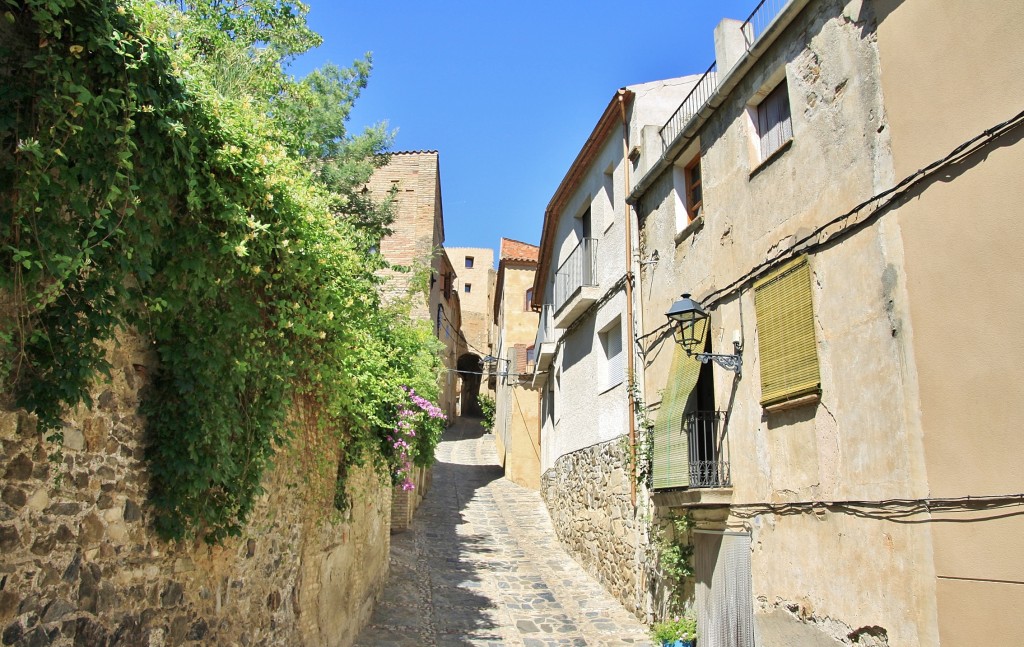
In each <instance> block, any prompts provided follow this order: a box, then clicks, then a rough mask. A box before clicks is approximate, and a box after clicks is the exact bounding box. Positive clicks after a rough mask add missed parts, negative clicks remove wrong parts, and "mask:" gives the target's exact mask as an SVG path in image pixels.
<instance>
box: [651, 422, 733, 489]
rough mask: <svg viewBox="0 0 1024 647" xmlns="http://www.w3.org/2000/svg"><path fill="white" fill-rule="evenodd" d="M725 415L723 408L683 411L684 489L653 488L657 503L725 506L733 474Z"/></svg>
mask: <svg viewBox="0 0 1024 647" xmlns="http://www.w3.org/2000/svg"><path fill="white" fill-rule="evenodd" d="M725 418H726V415H725V412H723V411H694V412H691V413H688V414H686V417H685V418H684V419H683V432H684V433H685V434H686V444H687V449H686V451H687V464H686V466H685V469H686V472H687V478H688V483H687V485H686V486H685V487H686V489H664V490H659V491H656V492H655V493H654V495H653V498H654V502H655V504H656V505H659V506H667V507H676V506H679V507H693V506H705V507H706V506H727V505H729V504H730V503H731V502H732V474H731V472H730V465H729V443H728V438H727V436H726V427H725V424H724V421H725ZM679 467H680V468H682V467H683V466H679ZM669 469H672V468H671V467H670V468H669ZM673 471H674V470H673ZM655 482H656V483H657V481H655Z"/></svg>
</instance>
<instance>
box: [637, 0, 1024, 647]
mask: <svg viewBox="0 0 1024 647" xmlns="http://www.w3.org/2000/svg"><path fill="white" fill-rule="evenodd" d="M764 7H765V8H764V9H763V11H761V12H755V14H754V15H752V16H751V17H750V19H749V20H748V21H746V22H744V21H738V20H735V21H733V20H726V21H723V22H722V24H720V25H719V27H718V29H717V30H716V33H715V40H716V56H717V62H716V65H715V66H713V67H712V69H711V70H710V71H709V74H708V75H707V76H705V77H704V78H703V79H702V80H701V81H700V83H699V84H698V89H697V90H695V92H694V94H693V95H691V96H690V97H688V98H687V99H686V100H685V101H683V102H682V103H681V104H680V109H679V111H678V112H677V113H676V114H674V115H673V116H672V117H671V118H670V119H667V120H666V121H665V122H664V123H663V125H661V126H659V127H658V128H656V129H645V130H644V131H643V132H642V135H641V137H640V140H639V141H638V142H637V150H638V151H639V155H637V156H636V161H635V175H634V177H635V178H636V181H635V183H634V184H633V185H632V188H631V190H630V196H629V202H630V203H631V204H632V205H634V208H635V212H636V214H637V216H638V221H639V227H640V236H639V244H640V254H639V255H640V256H641V257H642V258H647V259H651V258H654V257H656V258H657V262H651V263H645V264H642V268H641V269H640V271H639V277H638V281H637V291H638V292H639V293H640V294H639V302H640V304H642V305H641V314H640V320H641V321H642V325H641V328H640V330H639V334H638V337H637V339H638V341H639V346H640V353H641V362H642V367H643V372H644V379H643V389H642V391H643V396H644V398H645V399H646V401H647V404H648V405H650V406H651V410H652V413H651V415H652V417H653V418H654V420H655V424H654V429H653V432H652V433H653V450H654V451H653V478H652V481H651V485H652V489H653V494H652V502H653V504H654V514H653V517H654V518H656V519H657V518H666V517H669V516H671V515H678V514H687V515H689V516H690V518H691V519H692V521H693V524H694V526H693V527H694V530H693V531H692V533H691V534H690V536H689V537H687V538H686V540H688V541H689V542H690V543H691V544H692V545H693V546H694V548H695V553H694V559H693V566H694V570H695V577H694V579H693V581H692V582H691V583H690V585H689V586H691V587H692V589H691V591H690V592H692V593H693V594H694V595H695V598H696V602H697V605H698V610H699V613H700V617H701V627H702V637H701V644H702V645H715V646H717V645H750V644H799V645H838V644H870V645H936V644H950V645H952V644H993V645H995V644H998V645H1010V644H1016V642H1018V641H1019V635H1020V634H1021V630H1022V628H1024V626H1022V621H1021V619H1020V615H1019V613H1018V611H1017V610H1019V609H1020V608H1022V607H1024V599H1022V598H1021V596H1022V595H1024V586H1022V584H1024V570H1022V567H1021V565H1020V560H1018V559H1016V557H1015V556H1016V555H1017V554H1019V553H1020V552H1021V549H1022V548H1024V544H1022V543H1021V542H1022V539H1021V537H1024V517H1022V516H1021V515H1020V512H1019V510H1020V495H1019V493H1020V492H1021V491H1024V480H1022V479H1024V477H1022V475H1021V472H1020V470H1019V469H1015V466H1016V463H1018V462H1019V460H1018V458H1017V457H1019V456H1020V455H1021V454H1022V451H1024V436H1022V435H1021V434H1020V433H1019V426H1020V422H1021V420H1024V404H1022V402H1024V400H1022V399H1021V398H1020V397H1019V395H1020V394H1021V393H1022V392H1024V369H1021V368H1020V367H1021V366H1024V364H1022V363H1021V361H1020V360H1021V359H1022V358H1021V357H1019V356H1020V355H1021V354H1022V353H1024V351H1020V350H1019V349H1018V348H1017V346H1018V345H1016V344H1013V343H1012V342H1011V343H1010V344H1007V343H1006V342H1007V340H1009V339H1013V337H1014V333H1015V331H1016V330H1017V329H1018V328H1019V323H1018V322H1019V321H1020V317H1021V315H1022V314H1024V290H1022V286H1024V274H1022V269H1021V268H1020V266H1019V263H1016V262H1015V261H1014V260H1013V257H1014V253H1013V251H1012V250H1015V249H1016V248H1017V247H1019V246H1020V244H1021V243H1022V242H1024V227H1022V225H1021V219H1020V218H1019V217H1018V216H1019V212H1020V210H1021V207H1020V204H1021V197H1022V195H1021V194H1022V193H1024V184H1022V183H1021V182H1020V181H1019V169H1020V168H1022V162H1024V148H1022V147H1021V145H1020V143H1019V141H1020V137H1021V132H1022V128H1021V125H1022V124H1021V122H1022V119H1024V116H1022V115H1021V113H1020V110H1021V105H1020V98H1021V97H1024V81H1022V79H1024V75H1022V74H1021V72H1022V71H1024V69H1022V68H1024V66H1022V63H1021V61H1024V39H1021V38H1020V37H1019V33H1020V29H1021V27H1022V26H1024V25H1022V22H1024V20H1022V17H1021V13H1020V11H1019V7H1016V6H1014V5H1013V3H1010V2H992V3H989V2H981V1H974V2H970V1H969V2H962V3H928V2H924V1H923V0H903V1H899V0H888V1H879V2H860V1H853V2H841V1H833V0H819V1H810V2H808V1H806V0H803V1H801V0H791V1H790V2H788V3H785V4H784V5H780V6H779V8H778V9H777V10H774V11H773V13H771V14H769V13H768V11H769V10H771V9H773V7H772V5H771V3H768V4H766V5H764ZM682 293H689V294H692V295H693V298H694V299H695V300H696V301H698V302H699V303H700V305H702V307H703V309H704V310H705V311H707V312H708V313H709V315H710V320H709V321H710V323H709V326H708V329H707V332H706V334H704V335H701V336H700V338H699V342H698V344H697V345H696V346H695V347H694V348H693V349H692V352H693V353H699V352H706V353H714V354H722V355H727V356H735V355H736V354H737V353H738V354H739V355H740V356H741V357H742V368H741V372H740V373H738V374H737V373H736V372H734V371H732V370H728V369H727V368H725V367H723V366H721V365H719V364H716V363H715V362H714V361H711V362H710V363H708V364H701V363H700V362H698V361H697V360H696V358H695V357H693V356H688V355H687V354H686V352H685V351H684V350H683V349H682V347H681V346H680V345H679V344H677V343H676V341H675V340H674V339H673V336H672V334H671V333H672V331H671V329H670V327H669V324H668V321H667V319H666V317H665V313H666V311H667V310H669V308H670V307H672V305H673V303H674V302H676V301H677V300H679V299H680V295H681V294H682Z"/></svg>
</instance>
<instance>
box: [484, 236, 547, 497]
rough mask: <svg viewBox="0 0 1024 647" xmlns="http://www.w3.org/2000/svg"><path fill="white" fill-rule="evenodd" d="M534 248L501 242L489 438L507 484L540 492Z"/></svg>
mask: <svg viewBox="0 0 1024 647" xmlns="http://www.w3.org/2000/svg"><path fill="white" fill-rule="evenodd" d="M537 252H538V249H537V246H536V245H530V244H528V243H522V242H519V241H518V240H512V239H509V238H502V239H501V248H500V252H499V261H498V278H497V283H496V286H495V290H494V304H493V313H494V315H493V316H494V321H495V323H496V327H497V330H498V333H497V352H496V353H495V357H497V358H499V359H498V361H497V366H496V373H497V376H496V377H497V379H496V380H495V381H496V389H495V392H496V397H495V405H496V406H495V413H494V435H495V442H496V444H497V449H498V459H499V460H500V461H501V464H502V466H503V467H504V468H505V476H506V478H508V479H509V480H511V481H513V482H515V483H518V484H519V485H522V486H523V487H528V488H530V489H532V490H536V489H538V488H539V487H540V394H539V392H538V390H537V388H536V387H534V385H533V371H534V368H533V367H534V364H535V359H536V354H535V351H536V347H535V344H534V340H535V338H536V335H537V313H536V312H534V310H533V280H534V275H535V274H536V272H537Z"/></svg>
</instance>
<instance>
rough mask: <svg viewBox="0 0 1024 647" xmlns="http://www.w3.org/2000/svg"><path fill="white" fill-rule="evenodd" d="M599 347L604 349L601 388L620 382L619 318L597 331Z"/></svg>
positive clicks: (608, 387) (620, 332)
mask: <svg viewBox="0 0 1024 647" xmlns="http://www.w3.org/2000/svg"><path fill="white" fill-rule="evenodd" d="M598 338H599V339H600V341H601V349H602V350H603V351H604V371H603V375H602V376H601V390H602V391H607V390H608V389H610V388H612V387H613V386H616V385H618V384H621V383H622V376H623V369H622V357H623V355H622V324H621V322H620V320H619V319H616V320H615V323H613V324H612V325H611V326H609V327H608V328H606V329H605V330H604V331H603V332H600V333H598Z"/></svg>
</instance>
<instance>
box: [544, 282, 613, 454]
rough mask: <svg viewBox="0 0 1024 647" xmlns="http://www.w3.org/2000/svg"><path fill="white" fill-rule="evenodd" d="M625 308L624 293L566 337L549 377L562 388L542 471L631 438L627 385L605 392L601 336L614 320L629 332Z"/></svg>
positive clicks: (547, 441) (556, 400) (597, 310)
mask: <svg viewBox="0 0 1024 647" xmlns="http://www.w3.org/2000/svg"><path fill="white" fill-rule="evenodd" d="M605 285H607V284H605ZM625 302H626V298H625V292H622V291H621V290H620V291H619V292H617V293H615V294H614V295H613V296H612V297H611V298H610V299H609V300H608V301H607V302H606V303H604V304H603V305H602V306H601V307H599V308H597V309H596V312H595V313H593V314H590V315H584V317H581V319H580V324H579V327H578V328H576V329H575V330H572V331H571V332H567V333H565V334H564V335H563V336H562V344H561V346H560V347H559V349H558V350H557V351H556V353H555V358H554V361H553V362H552V365H551V369H550V370H551V374H549V379H550V377H551V375H552V374H558V373H560V375H561V377H560V379H558V380H556V382H557V383H558V384H559V385H560V386H558V387H556V392H555V428H554V430H553V431H552V432H551V433H549V434H546V435H543V436H542V439H541V442H542V451H541V471H547V470H548V469H550V468H551V467H552V466H553V465H554V463H555V461H557V460H558V459H559V458H561V457H563V456H565V455H567V454H571V453H572V452H575V451H578V450H580V449H583V448H586V447H590V446H591V445H595V444H598V443H603V442H607V441H609V440H612V439H614V438H618V437H620V436H622V435H623V434H626V433H627V432H628V427H627V418H626V415H627V409H628V402H627V400H626V384H625V380H623V381H622V382H620V383H618V384H617V385H615V386H613V387H611V388H610V389H603V388H602V383H601V377H600V376H601V375H602V371H603V361H604V354H603V351H602V349H601V342H600V340H599V338H598V332H599V331H601V330H603V329H605V327H607V326H608V325H610V324H612V323H613V322H614V321H615V319H616V318H618V319H619V321H620V322H621V323H622V328H623V329H624V328H625V322H624V321H623V313H624V311H625Z"/></svg>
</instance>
